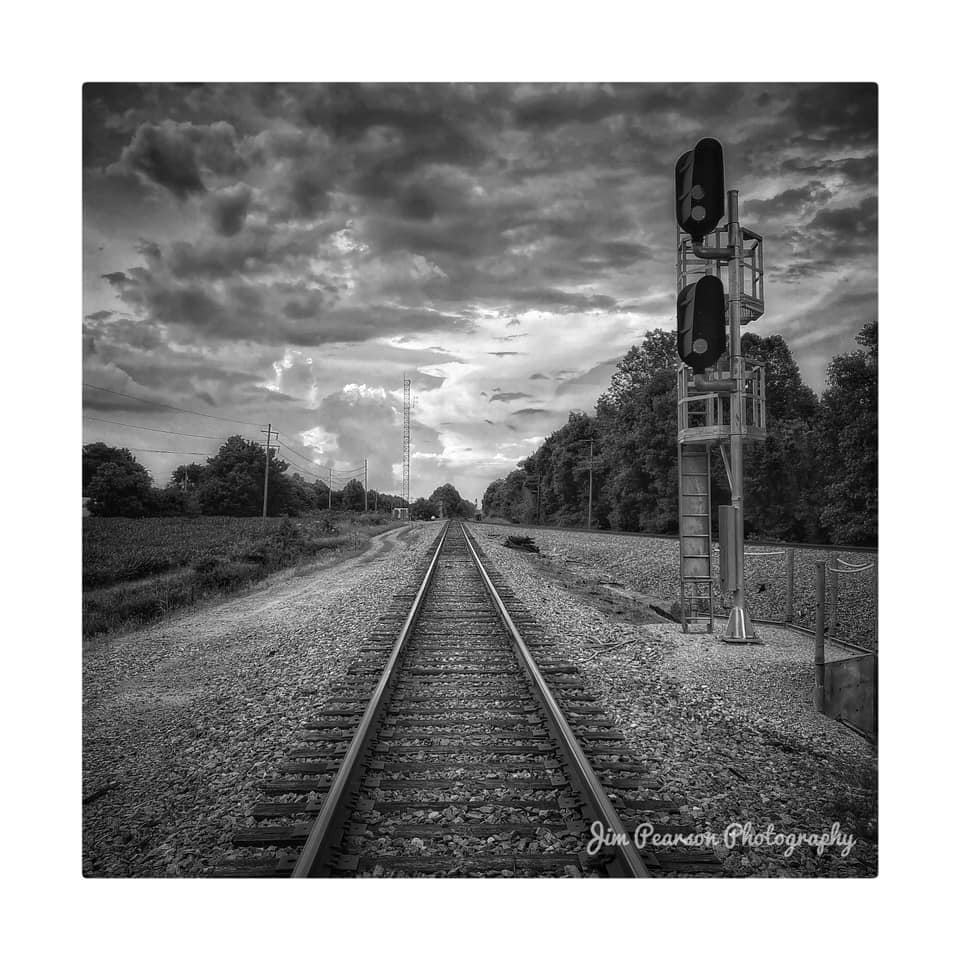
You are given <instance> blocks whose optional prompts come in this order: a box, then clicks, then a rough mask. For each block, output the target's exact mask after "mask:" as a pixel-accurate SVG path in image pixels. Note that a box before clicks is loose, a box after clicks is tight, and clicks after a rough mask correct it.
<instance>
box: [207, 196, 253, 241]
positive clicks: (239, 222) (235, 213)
mask: <svg viewBox="0 0 960 960" xmlns="http://www.w3.org/2000/svg"><path fill="white" fill-rule="evenodd" d="M251 196H252V191H251V189H250V187H249V186H247V184H245V183H235V184H234V185H233V186H231V187H224V188H223V189H222V190H218V191H217V192H216V193H215V194H213V195H212V196H211V198H210V221H211V223H212V225H213V229H214V230H216V232H217V233H219V234H220V235H221V236H224V237H232V236H233V235H234V234H235V233H239V232H240V230H242V229H243V224H244V221H245V220H246V219H247V211H248V210H249V209H250V198H251Z"/></svg>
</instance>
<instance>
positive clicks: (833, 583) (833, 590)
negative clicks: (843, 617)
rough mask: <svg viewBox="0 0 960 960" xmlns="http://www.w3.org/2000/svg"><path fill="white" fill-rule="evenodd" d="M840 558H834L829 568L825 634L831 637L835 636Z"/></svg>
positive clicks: (838, 599)
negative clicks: (828, 599) (827, 617)
mask: <svg viewBox="0 0 960 960" xmlns="http://www.w3.org/2000/svg"><path fill="white" fill-rule="evenodd" d="M839 563H840V557H839V556H834V557H833V562H832V564H831V566H830V600H831V603H830V622H829V623H828V625H827V634H828V635H829V636H831V637H835V636H836V635H837V607H839V606H840V575H839V573H838V572H837V571H838V569H839Z"/></svg>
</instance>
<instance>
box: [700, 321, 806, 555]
mask: <svg viewBox="0 0 960 960" xmlns="http://www.w3.org/2000/svg"><path fill="white" fill-rule="evenodd" d="M741 345H742V348H743V355H744V356H746V357H750V358H751V359H754V360H761V361H763V363H764V365H765V376H766V404H767V438H766V440H764V442H763V443H748V444H745V445H744V491H745V496H744V531H745V532H746V533H748V534H749V533H759V534H762V535H763V536H768V537H776V538H779V539H794V540H817V539H819V538H820V536H821V531H820V528H819V523H818V522H817V520H816V518H815V514H816V511H813V512H811V510H810V503H811V500H812V498H813V497H815V496H816V493H815V491H816V490H817V489H818V487H819V484H818V482H817V471H818V465H817V457H816V453H815V450H814V423H815V420H816V416H817V411H818V409H819V401H818V400H817V396H816V394H815V393H814V392H813V391H812V390H811V389H810V388H809V387H808V386H807V385H806V384H805V383H804V382H803V380H802V378H801V376H800V370H799V368H798V367H797V364H796V362H795V361H794V359H793V356H792V354H791V353H790V349H789V348H788V347H787V344H786V343H785V342H784V340H783V338H782V337H779V336H772V337H758V336H757V335H756V334H753V333H746V334H744V335H743V338H742V340H741ZM714 475H715V477H716V478H717V479H718V480H719V481H720V482H721V483H722V485H723V487H724V488H725V489H727V490H728V489H729V487H728V485H727V482H726V474H725V472H724V470H723V468H722V465H721V464H720V463H719V461H718V462H716V463H715V465H714Z"/></svg>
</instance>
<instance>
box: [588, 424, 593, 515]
mask: <svg viewBox="0 0 960 960" xmlns="http://www.w3.org/2000/svg"><path fill="white" fill-rule="evenodd" d="M588 490H589V492H588V493H587V529H588V530H589V529H590V528H591V527H592V526H593V439H592V438H591V440H590V486H589V488H588Z"/></svg>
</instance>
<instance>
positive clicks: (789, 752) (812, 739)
mask: <svg viewBox="0 0 960 960" xmlns="http://www.w3.org/2000/svg"><path fill="white" fill-rule="evenodd" d="M471 530H472V531H473V532H474V533H475V534H476V535H477V537H478V541H479V543H480V544H481V546H482V547H483V549H484V550H485V551H486V553H487V555H488V557H489V558H490V560H491V561H492V562H493V563H494V564H496V566H497V567H498V568H499V570H500V572H501V573H502V574H503V575H504V576H505V577H506V578H508V579H509V581H510V583H511V587H512V589H513V590H514V592H515V593H516V595H517V598H518V599H520V600H521V601H522V602H523V603H524V604H525V605H526V606H527V608H528V609H529V610H530V611H531V612H533V613H534V614H535V615H536V617H537V619H538V621H539V622H540V624H541V625H542V626H543V628H544V629H545V631H546V632H547V633H548V634H549V635H550V636H551V637H552V638H553V639H554V640H555V641H556V643H557V645H558V647H559V649H560V651H561V652H562V653H563V655H565V656H567V657H569V659H570V660H571V661H572V662H573V663H575V664H577V665H578V666H579V668H580V669H581V671H582V672H583V674H584V676H585V677H586V678H587V680H588V682H589V683H590V686H591V692H592V693H593V694H594V695H595V696H596V697H597V699H598V702H599V703H600V704H601V705H602V706H603V707H604V708H605V710H606V711H607V712H608V713H609V715H610V716H611V718H612V719H613V720H615V721H617V722H618V724H619V725H620V728H621V730H622V731H623V733H624V735H625V737H626V738H627V740H628V742H629V743H630V744H631V746H632V747H633V749H634V750H635V752H636V756H637V758H638V759H640V760H642V761H643V762H645V763H646V764H648V766H649V768H650V771H651V773H652V774H653V775H654V776H658V777H660V778H662V780H663V782H664V790H663V794H662V799H664V800H666V801H673V802H678V803H679V804H680V812H681V813H682V814H684V815H685V819H686V820H687V822H689V823H690V824H691V825H693V826H694V827H695V828H696V830H697V831H698V832H704V833H707V832H710V833H713V834H715V835H717V837H718V838H722V837H723V836H724V831H725V830H727V829H728V828H731V825H734V824H740V825H743V826H744V827H745V829H746V830H747V831H749V830H750V829H751V828H752V829H753V830H754V831H755V832H756V834H757V835H761V836H760V838H759V840H757V839H755V840H754V842H753V843H749V842H744V840H743V838H742V836H741V837H740V838H739V839H738V838H736V837H732V838H731V839H732V841H733V842H732V843H731V845H730V846H729V847H728V845H727V844H725V843H723V842H717V843H714V844H712V845H713V846H714V849H715V850H716V852H717V855H718V856H720V857H721V858H722V859H723V861H724V872H725V874H726V875H728V876H874V875H876V872H877V846H876V841H877V820H876V815H877V814H876V753H875V750H874V749H873V748H872V747H871V746H870V745H869V744H868V743H867V742H866V741H864V740H863V739H862V738H861V737H859V736H858V735H857V734H855V733H853V732H852V731H850V730H848V729H847V728H845V727H843V726H842V725H840V724H838V723H836V722H835V721H832V720H829V719H827V718H826V717H823V716H822V715H820V714H819V713H818V712H817V711H816V710H815V708H814V706H813V639H812V638H811V637H809V636H805V635H802V634H798V633H797V632H795V631H791V630H787V629H784V628H779V627H772V626H767V625H763V626H760V627H758V631H759V633H760V636H761V639H762V640H763V643H762V644H761V645H729V644H724V643H722V642H721V641H720V639H719V637H718V636H716V635H709V634H694V633H690V634H686V635H685V634H683V633H682V631H681V628H680V626H679V625H678V624H673V623H668V622H661V623H635V622H629V621H628V622H624V620H622V619H617V618H615V617H611V616H609V615H608V614H607V613H604V612H601V610H599V609H598V608H597V607H596V606H595V605H592V604H591V603H589V602H587V600H585V599H583V598H582V597H580V596H575V595H574V594H573V593H571V591H570V590H569V589H568V588H567V587H566V586H565V585H564V582H563V581H562V580H558V578H557V576H556V571H557V568H561V569H565V570H567V571H568V572H569V575H570V576H569V579H570V581H571V583H572V582H573V581H575V580H580V581H581V582H582V581H583V580H585V579H589V578H591V577H592V578H594V580H595V582H597V581H603V580H607V581H610V580H611V579H614V580H615V581H616V582H619V583H623V584H629V585H631V586H632V587H633V588H634V589H636V590H638V591H642V592H643V593H645V594H647V595H652V596H657V597H660V598H664V599H666V598H669V597H671V596H674V597H675V595H676V590H677V586H676V571H677V566H676V564H677V560H676V551H677V545H676V543H671V542H670V541H664V540H656V539H649V540H648V539H642V540H641V539H639V538H619V537H611V536H595V535H594V536H591V535H586V534H572V533H567V532H558V531H547V530H543V529H531V528H518V527H513V528H512V529H508V528H505V527H501V526H484V525H482V524H474V525H471ZM508 534H521V535H528V536H531V537H533V538H534V539H535V541H536V543H537V544H538V546H539V547H540V549H541V551H542V552H543V554H544V555H545V558H544V557H538V556H537V555H531V554H528V553H521V552H519V551H516V550H511V549H508V548H506V547H505V546H504V545H503V541H504V539H505V537H506V536H507V535H508ZM647 548H649V549H647ZM671 551H672V557H671ZM571 568H572V569H571ZM574 571H575V572H574ZM666 571H669V576H670V577H671V578H672V581H669V582H668V581H667V579H666V578H667V572H666ZM751 612H754V608H753V607H751ZM722 627H723V624H722V622H721V623H718V625H717V630H718V632H719V631H720V630H722ZM618 644H622V645H620V646H617V645H618ZM826 654H827V658H828V659H836V658H839V657H842V656H847V655H849V651H848V650H844V649H842V648H840V647H838V646H836V645H833V644H831V643H829V641H828V642H827V650H826ZM748 823H749V824H750V825H751V827H746V826H745V825H746V824H748ZM834 823H837V824H839V827H838V828H837V829H839V831H841V832H842V833H844V834H847V835H849V836H850V837H851V838H853V839H854V840H855V844H854V845H853V846H852V848H848V849H849V852H848V854H847V855H846V856H843V855H842V850H843V849H844V846H843V845H842V844H840V843H834V844H832V845H828V846H825V847H824V849H823V852H822V854H820V853H818V851H817V850H816V849H815V847H813V846H811V845H810V844H808V843H805V842H804V843H801V844H800V845H798V846H796V847H795V848H794V849H793V851H792V852H791V853H790V855H789V856H787V855H786V849H787V842H786V838H787V837H788V835H790V834H793V835H794V836H795V837H798V836H799V835H800V834H802V833H806V834H824V833H827V834H829V833H830V831H831V828H832V826H833V824H834ZM768 826H769V827H770V828H771V832H770V838H771V839H770V840H769V841H764V840H763V837H762V835H763V834H765V832H766V831H767V829H768ZM731 829H732V830H734V831H736V829H737V828H736V827H732V828H731ZM777 834H782V835H783V838H781V840H780V842H779V844H778V843H777V842H776V841H777V837H776V835H777Z"/></svg>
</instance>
